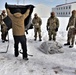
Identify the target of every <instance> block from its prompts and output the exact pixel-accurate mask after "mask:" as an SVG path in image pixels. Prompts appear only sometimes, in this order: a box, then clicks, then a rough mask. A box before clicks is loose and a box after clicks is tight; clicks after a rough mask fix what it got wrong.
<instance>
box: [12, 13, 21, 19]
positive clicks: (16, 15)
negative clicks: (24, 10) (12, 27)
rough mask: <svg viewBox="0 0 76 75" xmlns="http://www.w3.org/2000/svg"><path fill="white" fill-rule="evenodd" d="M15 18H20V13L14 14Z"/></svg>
mask: <svg viewBox="0 0 76 75" xmlns="http://www.w3.org/2000/svg"><path fill="white" fill-rule="evenodd" d="M13 15H14V16H15V17H17V18H19V17H21V16H22V14H21V13H14V14H13Z"/></svg>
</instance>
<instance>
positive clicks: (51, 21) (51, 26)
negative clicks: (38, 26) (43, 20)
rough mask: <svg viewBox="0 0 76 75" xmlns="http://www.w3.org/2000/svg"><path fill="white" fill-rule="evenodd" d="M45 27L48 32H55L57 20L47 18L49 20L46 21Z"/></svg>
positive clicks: (57, 25)
mask: <svg viewBox="0 0 76 75" xmlns="http://www.w3.org/2000/svg"><path fill="white" fill-rule="evenodd" d="M47 27H48V29H49V30H55V29H56V28H58V27H59V20H58V18H56V17H54V18H52V17H49V19H48V20H47Z"/></svg>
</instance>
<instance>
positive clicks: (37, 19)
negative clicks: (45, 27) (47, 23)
mask: <svg viewBox="0 0 76 75" xmlns="http://www.w3.org/2000/svg"><path fill="white" fill-rule="evenodd" d="M32 23H33V26H34V32H35V35H34V37H35V39H34V40H35V41H36V39H37V32H38V34H39V41H42V40H41V24H42V20H41V18H40V17H38V15H37V13H35V14H34V18H33V20H32Z"/></svg>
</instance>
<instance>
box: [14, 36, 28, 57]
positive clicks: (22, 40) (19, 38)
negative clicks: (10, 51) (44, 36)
mask: <svg viewBox="0 0 76 75" xmlns="http://www.w3.org/2000/svg"><path fill="white" fill-rule="evenodd" d="M13 37H14V48H15V52H16V53H18V44H19V43H21V47H22V50H23V58H27V44H26V37H25V35H22V36H13Z"/></svg>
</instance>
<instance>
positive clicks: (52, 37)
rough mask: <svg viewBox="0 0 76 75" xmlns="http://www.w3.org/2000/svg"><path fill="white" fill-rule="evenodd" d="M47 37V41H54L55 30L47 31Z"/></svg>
mask: <svg viewBox="0 0 76 75" xmlns="http://www.w3.org/2000/svg"><path fill="white" fill-rule="evenodd" d="M48 35H49V40H52V39H53V40H54V41H55V40H56V31H55V30H53V31H52V30H49V31H48Z"/></svg>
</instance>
